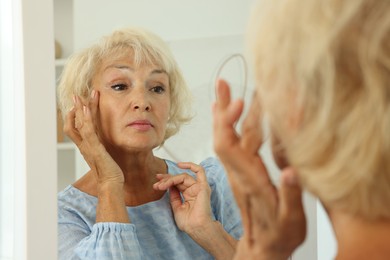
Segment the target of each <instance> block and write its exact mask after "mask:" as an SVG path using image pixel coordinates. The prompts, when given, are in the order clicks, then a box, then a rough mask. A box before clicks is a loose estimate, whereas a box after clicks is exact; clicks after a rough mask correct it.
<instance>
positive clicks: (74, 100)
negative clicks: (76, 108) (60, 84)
mask: <svg viewBox="0 0 390 260" xmlns="http://www.w3.org/2000/svg"><path fill="white" fill-rule="evenodd" d="M72 99H73V104H76V96H75V95H73V96H72Z"/></svg>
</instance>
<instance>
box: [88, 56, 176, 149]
mask: <svg viewBox="0 0 390 260" xmlns="http://www.w3.org/2000/svg"><path fill="white" fill-rule="evenodd" d="M92 85H93V88H94V89H95V90H97V91H99V93H100V98H99V119H100V122H99V125H98V128H99V129H100V135H101V138H102V141H103V144H105V145H106V146H107V145H109V146H112V147H119V148H121V149H125V150H127V151H145V150H151V149H153V148H155V147H157V146H159V145H160V144H161V143H162V142H163V140H164V136H165V130H166V125H167V121H168V117H169V111H170V86H169V77H168V74H167V73H166V72H165V71H164V70H163V69H161V68H160V67H159V66H156V65H140V66H136V65H135V64H134V62H133V54H132V52H128V53H127V54H125V55H123V56H122V57H121V58H117V59H108V60H104V61H103V62H102V64H101V66H100V68H99V69H98V71H97V73H96V75H95V77H94V78H93V82H92Z"/></svg>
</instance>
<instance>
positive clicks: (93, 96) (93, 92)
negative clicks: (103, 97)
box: [91, 89, 96, 98]
mask: <svg viewBox="0 0 390 260" xmlns="http://www.w3.org/2000/svg"><path fill="white" fill-rule="evenodd" d="M95 97H96V90H94V89H93V90H92V92H91V98H95Z"/></svg>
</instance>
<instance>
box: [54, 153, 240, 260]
mask: <svg viewBox="0 0 390 260" xmlns="http://www.w3.org/2000/svg"><path fill="white" fill-rule="evenodd" d="M165 162H166V164H167V165H168V173H170V174H179V173H183V172H187V173H189V174H190V175H192V176H195V174H194V173H193V172H191V171H189V170H188V171H187V170H183V169H180V168H178V167H177V165H176V163H174V162H172V161H169V160H166V161H165ZM200 165H202V166H203V167H204V169H205V172H206V176H207V180H208V182H209V184H210V187H211V190H212V192H211V207H212V212H213V215H214V218H215V219H216V220H218V221H219V222H221V224H222V225H223V227H224V228H225V230H226V231H227V232H228V233H229V234H230V235H232V236H233V237H234V238H235V239H239V238H240V237H241V235H242V224H241V219H240V214H239V211H238V208H237V205H236V203H235V200H234V197H233V194H232V192H231V189H230V186H229V183H228V180H227V176H226V174H225V171H224V169H223V167H222V165H221V164H220V162H219V161H218V160H217V159H215V158H208V159H206V160H204V161H203V162H202V163H201V164H200ZM96 205H97V198H96V197H93V196H90V195H88V194H86V193H84V192H82V191H80V190H78V189H76V188H75V187H73V186H71V185H70V186H68V187H67V188H65V189H64V190H63V191H61V192H60V193H59V194H58V247H59V259H64V260H65V259H66V260H70V259H181V260H182V259H213V257H212V256H211V255H210V254H209V253H208V252H206V251H205V250H204V249H203V248H201V247H200V246H199V245H198V244H196V243H195V242H194V241H193V240H192V239H191V238H190V237H189V236H188V235H187V234H186V233H185V232H182V231H180V230H179V229H178V228H177V226H176V224H175V220H174V217H173V213H172V211H171V206H170V203H169V194H168V192H167V193H165V195H164V196H163V197H162V198H161V199H159V200H157V201H153V202H149V203H146V204H143V205H140V206H136V207H127V212H128V213H129V216H130V219H131V221H132V223H115V222H103V223H95V217H96Z"/></svg>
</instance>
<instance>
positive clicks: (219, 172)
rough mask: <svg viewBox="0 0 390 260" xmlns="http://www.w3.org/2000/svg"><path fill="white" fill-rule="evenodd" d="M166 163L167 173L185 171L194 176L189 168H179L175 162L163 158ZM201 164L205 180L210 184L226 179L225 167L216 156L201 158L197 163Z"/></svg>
mask: <svg viewBox="0 0 390 260" xmlns="http://www.w3.org/2000/svg"><path fill="white" fill-rule="evenodd" d="M165 161H166V164H167V165H168V173H169V174H180V173H183V172H187V173H188V174H190V175H192V176H195V173H193V172H192V171H190V170H185V169H181V168H179V167H178V166H177V163H176V162H173V161H170V160H165ZM197 164H199V165H200V166H202V167H203V168H204V170H205V173H206V177H207V180H208V182H209V183H210V184H212V183H216V182H224V181H225V179H226V174H225V169H224V167H223V165H222V163H221V162H220V161H219V159H218V158H216V157H207V158H206V159H204V160H202V161H201V162H200V163H197Z"/></svg>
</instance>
